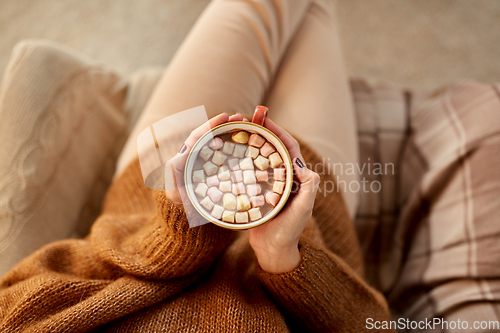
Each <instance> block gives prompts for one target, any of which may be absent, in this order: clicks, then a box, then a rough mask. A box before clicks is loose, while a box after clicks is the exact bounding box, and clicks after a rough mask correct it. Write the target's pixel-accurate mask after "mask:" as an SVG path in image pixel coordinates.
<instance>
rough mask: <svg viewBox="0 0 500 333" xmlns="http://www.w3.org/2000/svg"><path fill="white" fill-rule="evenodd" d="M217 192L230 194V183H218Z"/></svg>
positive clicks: (228, 181) (227, 181)
mask: <svg viewBox="0 0 500 333" xmlns="http://www.w3.org/2000/svg"><path fill="white" fill-rule="evenodd" d="M219 190H221V191H222V192H231V181H230V180H226V181H225V182H220V184H219Z"/></svg>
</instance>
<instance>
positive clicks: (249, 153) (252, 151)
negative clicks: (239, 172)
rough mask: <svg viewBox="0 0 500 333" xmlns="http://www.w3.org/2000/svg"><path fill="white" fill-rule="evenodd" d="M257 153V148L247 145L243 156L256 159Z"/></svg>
mask: <svg viewBox="0 0 500 333" xmlns="http://www.w3.org/2000/svg"><path fill="white" fill-rule="evenodd" d="M259 153H260V151H259V148H255V147H252V146H248V148H247V151H246V152H245V156H248V157H251V158H253V159H256V158H257V156H259Z"/></svg>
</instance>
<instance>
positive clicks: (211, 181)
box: [207, 175, 219, 187]
mask: <svg viewBox="0 0 500 333" xmlns="http://www.w3.org/2000/svg"><path fill="white" fill-rule="evenodd" d="M207 185H208V187H212V186H219V178H218V177H217V176H216V175H213V176H210V177H207Z"/></svg>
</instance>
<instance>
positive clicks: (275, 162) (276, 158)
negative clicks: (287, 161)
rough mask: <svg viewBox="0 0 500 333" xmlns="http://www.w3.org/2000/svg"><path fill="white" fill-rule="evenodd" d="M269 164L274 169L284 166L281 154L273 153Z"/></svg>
mask: <svg viewBox="0 0 500 333" xmlns="http://www.w3.org/2000/svg"><path fill="white" fill-rule="evenodd" d="M269 163H270V164H271V166H272V167H273V168H277V167H279V166H280V165H281V164H283V160H282V159H281V156H280V154H279V153H272V154H271V155H269Z"/></svg>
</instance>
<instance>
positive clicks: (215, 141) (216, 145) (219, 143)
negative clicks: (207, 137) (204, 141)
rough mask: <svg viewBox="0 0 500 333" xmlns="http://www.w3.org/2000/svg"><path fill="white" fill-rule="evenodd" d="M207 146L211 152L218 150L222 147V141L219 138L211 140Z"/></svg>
mask: <svg viewBox="0 0 500 333" xmlns="http://www.w3.org/2000/svg"><path fill="white" fill-rule="evenodd" d="M208 146H209V147H210V148H212V149H213V150H219V149H221V148H222V147H224V141H222V139H221V138H219V137H215V138H213V139H212V141H210V143H209V144H208Z"/></svg>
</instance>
